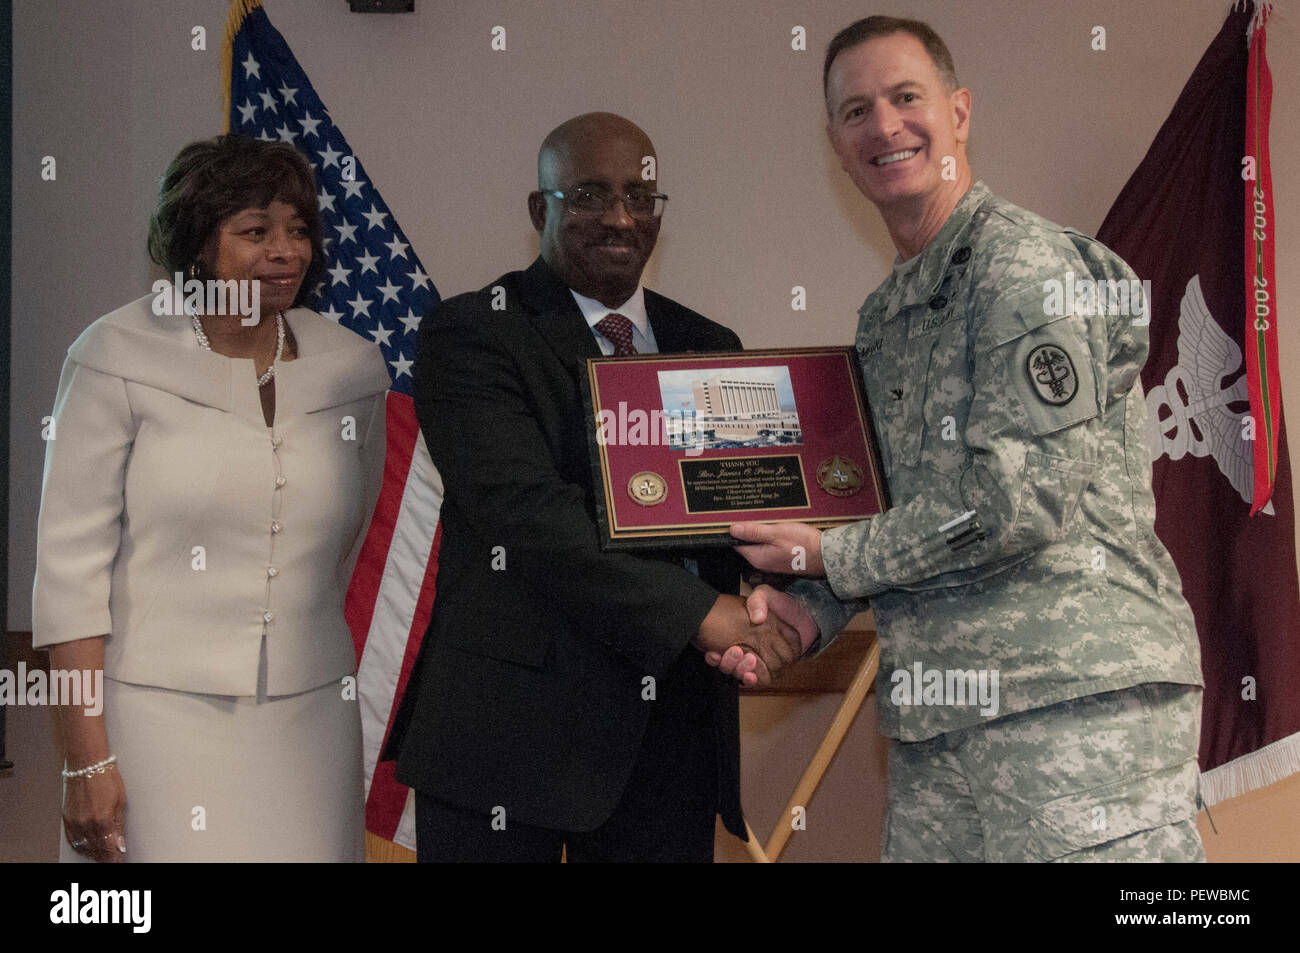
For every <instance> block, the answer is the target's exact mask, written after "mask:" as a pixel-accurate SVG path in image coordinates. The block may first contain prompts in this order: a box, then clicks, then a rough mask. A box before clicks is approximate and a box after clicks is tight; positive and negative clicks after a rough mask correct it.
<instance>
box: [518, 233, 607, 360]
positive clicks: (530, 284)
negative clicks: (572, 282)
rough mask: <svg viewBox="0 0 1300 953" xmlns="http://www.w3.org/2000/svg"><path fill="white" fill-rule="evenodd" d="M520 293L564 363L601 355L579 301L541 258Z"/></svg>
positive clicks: (525, 276)
mask: <svg viewBox="0 0 1300 953" xmlns="http://www.w3.org/2000/svg"><path fill="white" fill-rule="evenodd" d="M518 294H519V296H520V301H521V303H522V304H523V305H524V307H525V308H526V309H527V310H528V312H529V319H530V320H531V321H532V324H533V327H535V328H536V329H537V332H538V333H539V334H540V335H541V336H542V337H543V338H545V339H546V341H547V343H548V344H550V346H551V349H552V350H553V351H555V354H556V356H557V357H559V359H560V360H561V361H562V362H563V363H564V364H566V365H578V366H582V364H583V362H584V361H586V359H587V358H589V357H600V355H601V350H600V345H599V344H597V343H596V339H595V337H593V336H592V333H591V328H590V327H589V326H588V325H587V322H586V319H584V318H583V316H582V310H581V309H580V308H579V307H578V302H576V301H574V300H573V295H572V294H570V293H569V289H568V288H567V287H565V285H564V282H563V281H561V280H560V279H559V278H558V277H557V276H556V274H555V272H553V271H552V270H551V268H550V266H549V265H547V264H546V262H544V261H542V259H541V258H538V259H537V260H536V261H535V262H533V263H532V265H530V266H529V268H528V270H527V271H525V272H524V273H523V275H522V276H521V277H520V279H519V288H518Z"/></svg>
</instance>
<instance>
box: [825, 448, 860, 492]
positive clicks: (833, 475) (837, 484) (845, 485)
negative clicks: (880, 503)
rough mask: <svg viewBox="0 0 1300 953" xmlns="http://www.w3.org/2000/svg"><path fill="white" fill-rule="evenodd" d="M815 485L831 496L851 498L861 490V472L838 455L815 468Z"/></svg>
mask: <svg viewBox="0 0 1300 953" xmlns="http://www.w3.org/2000/svg"><path fill="white" fill-rule="evenodd" d="M817 484H818V485H819V486H820V487H821V488H822V489H823V490H825V491H826V492H827V493H829V494H830V495H831V496H852V495H853V494H854V493H857V492H858V490H860V489H862V471H861V470H860V469H858V465H857V464H856V463H854V462H853V461H852V460H850V459H849V458H848V457H841V456H840V455H839V454H836V455H835V456H833V457H831V458H830V459H829V460H823V461H822V462H821V463H820V464H818V466H817Z"/></svg>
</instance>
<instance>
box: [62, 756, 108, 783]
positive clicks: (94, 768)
mask: <svg viewBox="0 0 1300 953" xmlns="http://www.w3.org/2000/svg"><path fill="white" fill-rule="evenodd" d="M116 760H117V755H115V754H110V755H109V756H108V757H107V758H105V759H104V760H103V761H97V762H95V763H94V764H92V765H89V766H87V767H84V768H78V769H77V770H76V771H69V770H68V769H67V768H64V769H63V776H64V777H65V778H68V779H69V780H71V779H72V778H88V777H90V776H91V775H93V774H103V773H104V772H105V771H107V770H109V769H110V768H112V767H113V762H114V761H116Z"/></svg>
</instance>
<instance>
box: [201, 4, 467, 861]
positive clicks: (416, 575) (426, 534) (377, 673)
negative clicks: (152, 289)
mask: <svg viewBox="0 0 1300 953" xmlns="http://www.w3.org/2000/svg"><path fill="white" fill-rule="evenodd" d="M226 38H227V39H226V42H227V47H228V52H227V59H226V63H227V64H228V67H229V71H230V110H229V123H230V126H229V128H230V131H231V132H232V133H243V134H246V135H250V136H255V137H257V138H259V139H265V140H280V141H284V142H289V143H292V144H293V145H294V146H296V147H297V148H298V149H299V150H300V151H301V152H302V153H303V154H305V155H306V156H307V158H308V159H309V160H310V162H311V165H312V169H313V170H314V171H315V173H316V184H317V187H318V190H319V202H320V212H321V222H322V228H323V230H324V233H325V234H324V243H325V256H326V266H327V268H326V278H325V280H324V281H323V282H321V284H319V285H318V286H317V287H316V291H315V300H314V301H310V302H308V306H309V307H312V308H314V309H315V310H316V311H319V312H320V313H321V314H323V315H324V316H325V317H327V318H329V319H330V320H332V321H336V322H338V323H339V324H341V325H343V326H344V327H346V328H350V329H352V330H353V331H355V332H357V333H358V334H360V335H362V336H363V337H365V338H367V339H369V340H373V341H374V342H376V343H377V344H378V345H379V346H380V348H382V349H383V353H384V358H385V360H387V362H388V369H389V373H390V374H391V376H392V379H393V388H392V390H391V391H390V392H389V395H388V413H387V422H388V454H387V459H386V461H385V463H384V483H383V489H382V490H381V491H380V496H379V503H378V505H377V506H376V508H375V513H374V517H373V519H372V521H371V525H370V533H369V535H368V536H367V537H366V540H365V543H364V544H363V548H362V551H361V556H360V559H359V560H358V562H357V568H356V572H355V573H354V574H353V577H352V584H351V586H350V588H349V589H348V597H347V621H348V625H349V626H350V627H351V629H352V639H353V642H354V643H355V645H356V651H357V694H358V698H359V700H360V704H361V724H362V735H363V746H364V755H363V757H364V768H365V777H366V829H367V830H368V831H370V832H371V833H373V834H377V835H379V836H380V837H384V838H388V839H390V840H394V841H396V842H397V843H399V844H402V845H404V846H406V847H414V846H415V815H414V798H413V797H411V796H410V791H409V790H408V789H407V788H406V787H404V786H402V785H400V784H398V783H397V782H396V781H395V780H394V779H393V763H392V762H391V761H389V762H385V763H382V764H381V763H379V751H380V748H381V746H382V744H383V741H384V738H385V737H386V736H387V733H388V729H389V726H390V723H391V720H392V716H393V712H394V710H395V708H396V702H397V700H398V699H400V698H401V693H402V691H403V690H404V689H405V687H406V680H407V677H408V676H409V674H410V671H411V666H412V664H413V663H414V661H415V655H416V653H417V652H418V651H419V647H420V638H421V636H422V635H423V634H424V629H425V626H426V625H427V624H428V621H429V613H430V610H431V608H432V605H433V592H434V587H433V580H434V576H435V575H436V574H437V567H438V558H437V553H438V535H437V530H438V512H439V508H440V506H441V503H442V481H441V480H440V479H439V478H438V473H437V471H436V470H435V469H434V467H433V462H432V461H431V460H430V459H429V453H428V450H426V449H425V445H424V439H423V437H421V435H420V428H419V425H418V424H417V423H416V420H415V410H414V406H413V404H412V401H411V364H412V362H413V361H414V360H415V344H416V330H417V329H418V328H419V325H420V319H421V317H422V316H423V315H424V314H425V312H426V311H428V309H429V307H430V306H431V305H433V304H435V303H437V301H438V291H437V289H436V288H434V286H433V282H432V281H431V280H430V279H429V276H428V275H427V274H426V273H425V271H424V267H423V266H422V265H421V264H420V260H419V258H417V257H416V254H415V251H414V249H412V248H411V246H410V243H409V242H407V240H406V236H405V235H404V234H403V233H402V230H401V229H400V228H399V227H398V225H397V222H396V220H395V219H394V218H393V215H392V213H391V212H390V211H389V209H388V206H387V205H385V204H384V200H383V199H382V198H381V197H380V195H379V191H378V190H377V189H376V188H375V186H374V183H373V182H372V181H371V180H370V176H369V175H367V174H366V170H365V167H364V166H363V165H362V164H361V160H360V159H358V158H357V157H356V155H355V153H353V151H352V150H351V148H349V147H348V143H347V140H345V139H344V138H343V133H341V132H340V131H339V129H338V127H336V126H335V125H334V122H333V121H332V120H331V118H330V114H329V112H328V111H327V110H326V109H325V106H324V104H323V103H322V102H321V100H320V97H319V96H317V95H316V92H315V90H313V89H312V86H311V83H310V82H308V80H307V74H306V73H304V72H303V70H302V67H301V66H299V65H298V61H297V60H296V59H295V58H294V55H293V52H292V51H291V50H290V49H289V46H288V44H287V43H285V41H284V37H282V36H281V35H280V33H279V31H277V30H276V29H275V27H273V26H271V21H270V20H269V19H267V16H266V11H265V10H263V9H262V7H261V3H260V0H232V2H231V6H230V16H229V20H228V21H227V25H226Z"/></svg>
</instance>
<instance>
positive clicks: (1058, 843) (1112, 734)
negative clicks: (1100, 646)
mask: <svg viewBox="0 0 1300 953" xmlns="http://www.w3.org/2000/svg"><path fill="white" fill-rule="evenodd" d="M1200 727H1201V689H1200V688H1198V687H1196V686H1194V685H1172V684H1165V683H1151V684H1146V685H1138V686H1136V687H1134V688H1128V689H1124V690H1122V691H1117V692H1107V693H1105V694H1101V695H1089V696H1086V697H1084V698H1075V699H1072V700H1070V701H1066V702H1061V703H1060V704H1057V705H1052V706H1050V707H1047V708H1038V709H1034V710H1032V711H1026V712H1020V713H1017V714H1014V715H1008V716H1006V717H1003V718H998V719H995V720H994V721H991V722H989V723H988V724H986V725H979V726H976V727H973V728H966V729H962V730H958V731H951V732H947V733H945V734H942V735H939V736H938V737H935V738H931V739H929V740H928V741H920V742H913V743H905V742H900V741H892V742H891V743H890V749H889V809H888V812H887V814H886V816H885V829H884V835H883V838H882V847H881V859H882V860H885V861H896V862H897V861H1054V862H1055V861H1060V862H1075V861H1085V862H1086V861H1162V862H1190V861H1204V860H1205V851H1204V848H1203V847H1202V845H1201V838H1200V833H1199V832H1198V831H1197V828H1196V814H1197V808H1198V803H1197V802H1198V796H1199V787H1198V784H1199V778H1200V772H1199V770H1198V767H1197V764H1196V749H1197V745H1198V742H1199V738H1200Z"/></svg>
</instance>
